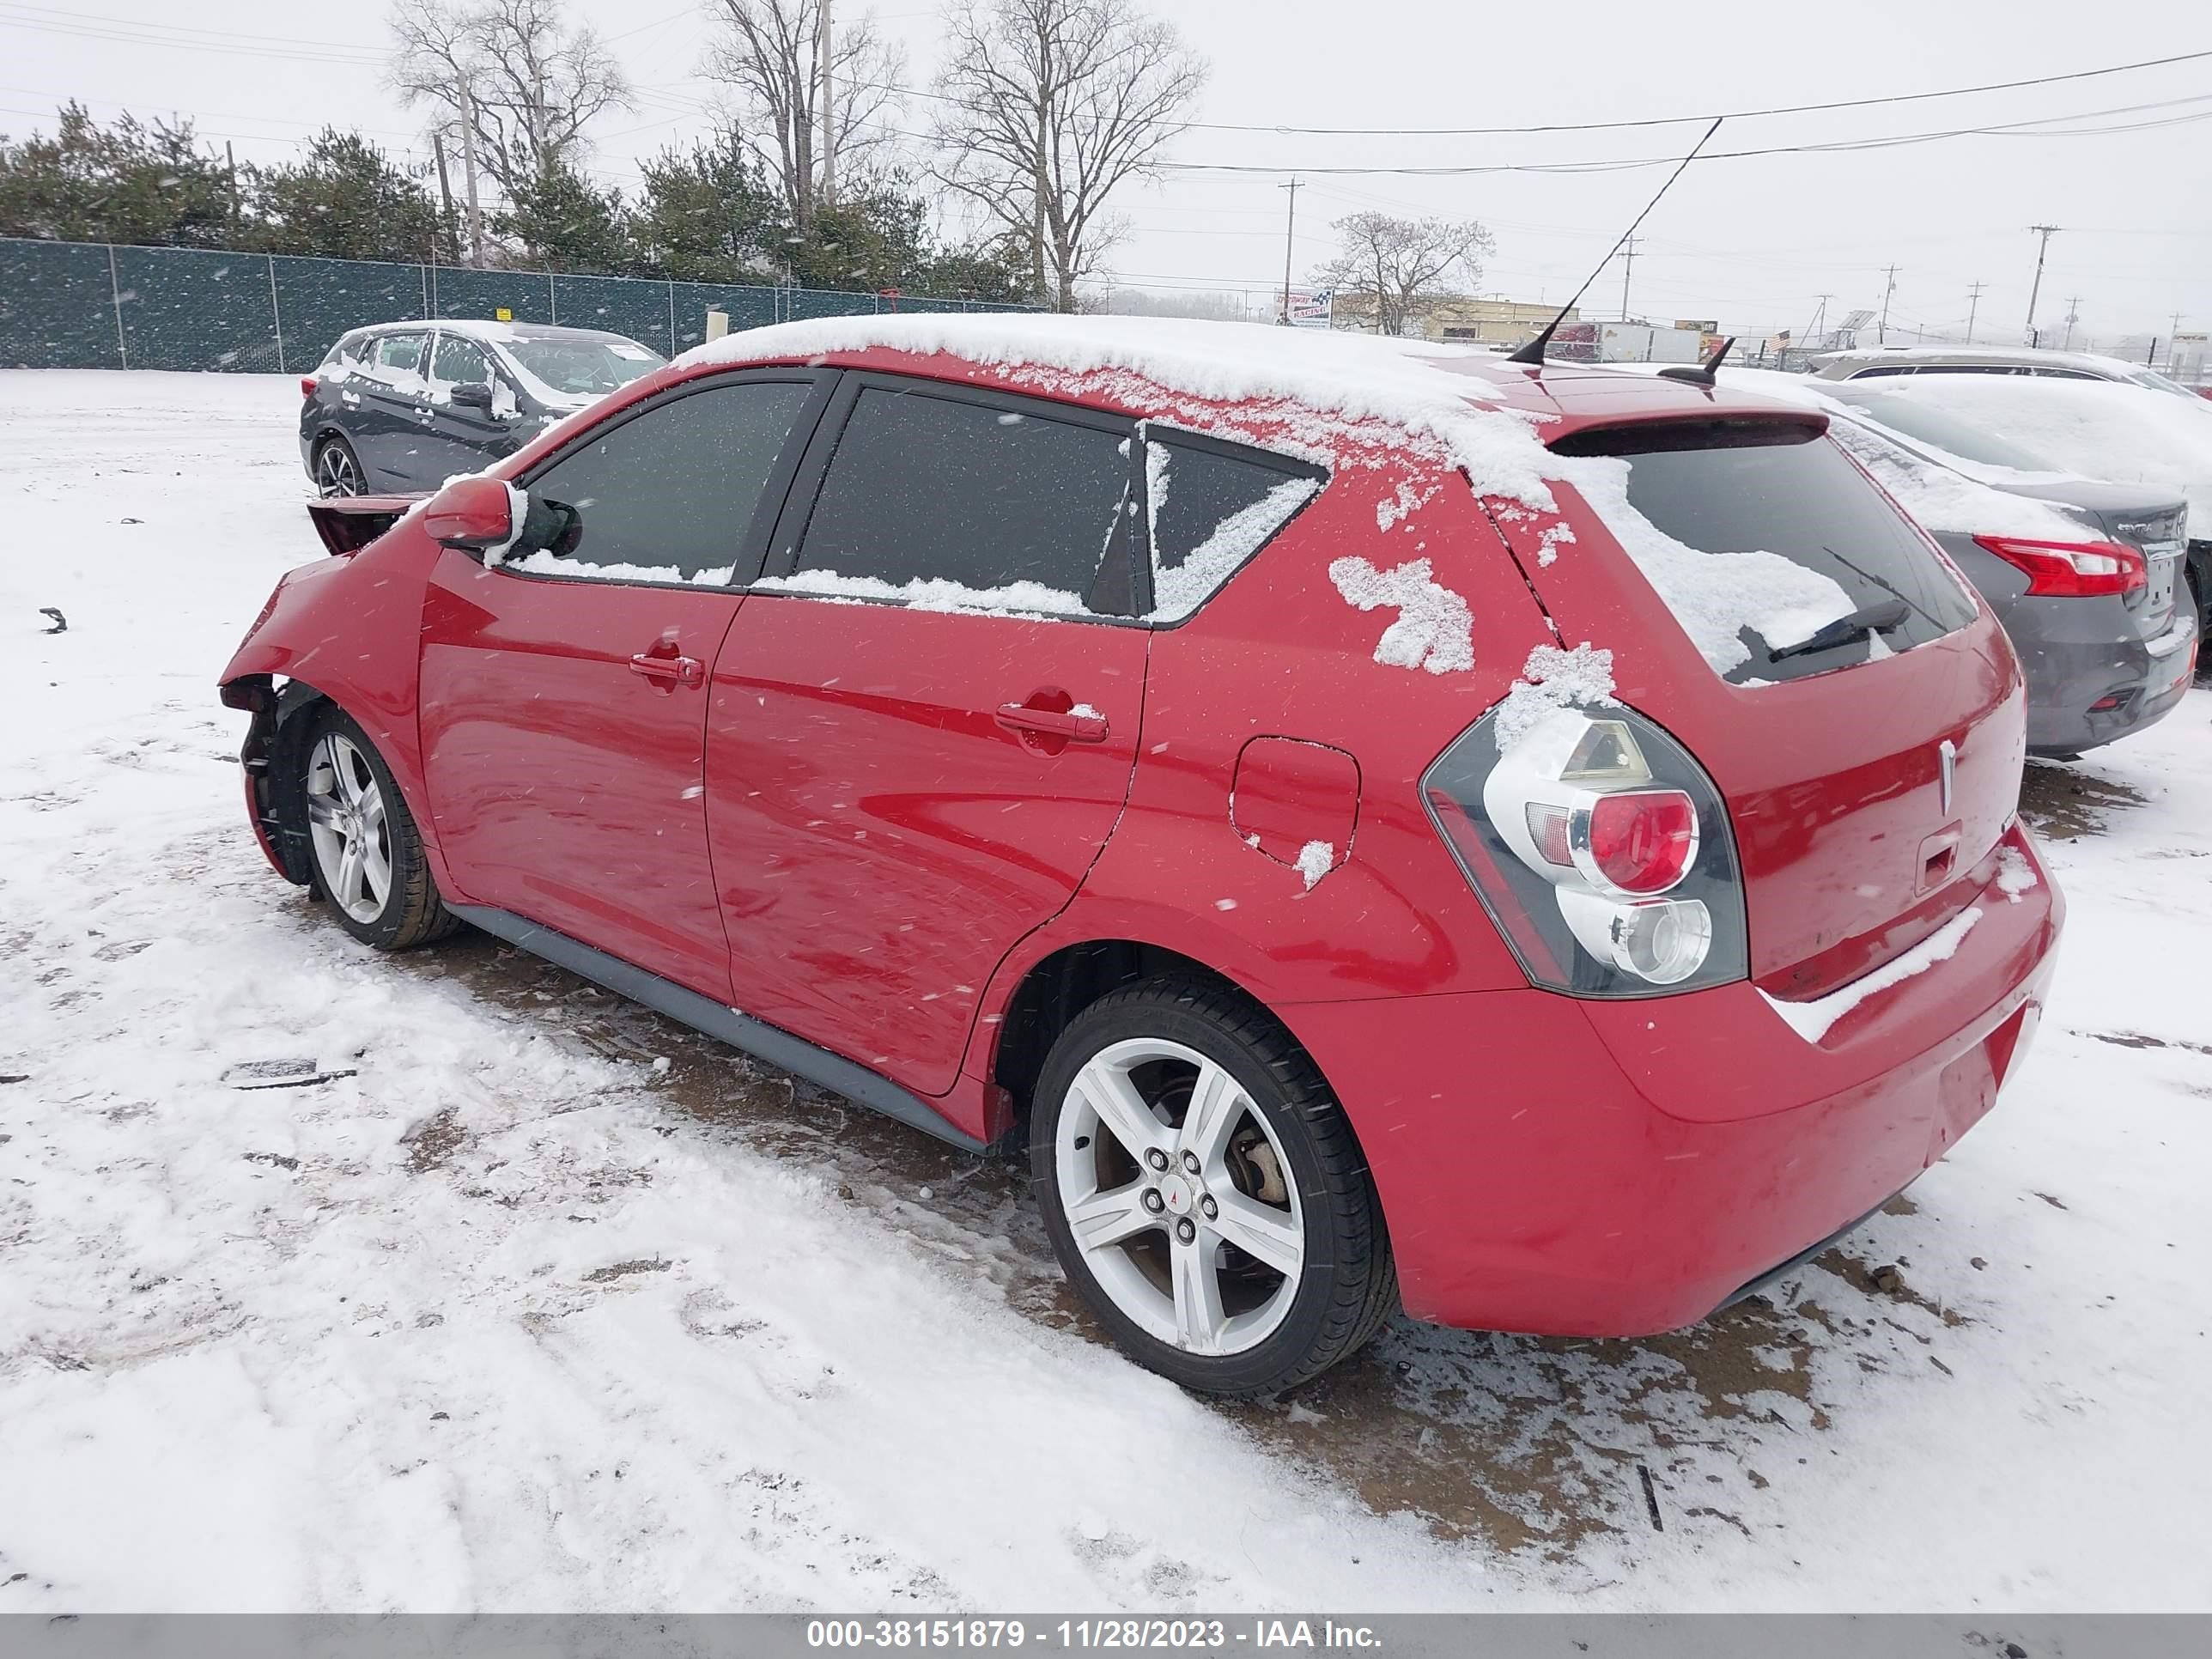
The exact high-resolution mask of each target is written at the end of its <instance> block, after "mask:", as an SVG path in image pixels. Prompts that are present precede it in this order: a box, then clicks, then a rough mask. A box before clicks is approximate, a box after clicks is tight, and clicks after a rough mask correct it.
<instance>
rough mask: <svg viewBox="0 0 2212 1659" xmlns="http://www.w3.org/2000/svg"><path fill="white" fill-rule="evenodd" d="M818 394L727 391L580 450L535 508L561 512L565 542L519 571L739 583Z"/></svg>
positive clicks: (541, 487)
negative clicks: (754, 529)
mask: <svg viewBox="0 0 2212 1659" xmlns="http://www.w3.org/2000/svg"><path fill="white" fill-rule="evenodd" d="M811 389H812V388H811V386H808V385H806V384H805V383H802V382H798V381H792V380H750V381H740V382H738V384H736V385H733V386H715V387H713V388H711V389H709V390H708V391H705V392H694V393H692V394H691V395H690V397H687V398H674V399H672V400H671V401H670V402H667V403H665V404H655V405H654V406H653V407H652V408H650V409H647V410H645V411H644V412H642V413H641V414H639V415H637V416H633V417H632V418H631V419H629V420H627V421H624V422H622V423H621V424H620V425H618V426H616V427H613V428H610V429H609V430H608V431H606V432H605V433H604V434H603V435H600V436H599V437H597V438H594V439H592V441H589V442H587V443H586V444H585V445H583V447H580V448H578V449H572V450H570V451H569V452H568V453H566V454H564V455H563V456H562V458H561V459H559V460H557V461H556V462H554V464H553V465H551V466H550V467H548V468H547V469H546V470H545V471H543V472H541V473H539V474H538V476H537V477H535V478H533V479H532V480H531V483H530V486H529V489H530V497H531V500H532V502H533V503H536V502H540V501H543V502H545V503H548V504H550V505H551V506H553V507H557V508H558V509H560V512H561V514H562V528H561V530H560V533H558V534H557V535H556V536H555V537H554V538H553V540H552V545H551V546H550V547H542V548H538V549H535V550H532V551H530V552H529V553H527V554H526V556H523V557H521V558H520V559H517V560H515V561H513V568H519V569H522V570H526V571H530V572H532V573H533V574H539V575H549V576H574V577H581V578H585V579H586V580H594V581H617V582H693V583H705V584H714V585H719V584H721V583H725V582H727V581H728V580H730V579H731V576H732V574H733V573H734V570H735V568H736V564H737V559H738V549H739V548H740V547H741V546H742V545H743V544H744V538H745V532H746V530H747V528H748V527H749V526H750V525H751V523H752V518H753V513H754V512H755V510H756V509H757V507H759V506H760V504H761V495H762V494H763V491H764V490H765V489H766V488H767V485H768V480H769V474H770V473H771V472H773V471H775V464H776V460H777V459H778V457H779V456H781V453H783V446H784V443H785V441H786V440H787V439H788V438H789V437H790V435H791V428H792V426H793V423H794V422H796V421H797V420H798V418H799V410H801V409H802V408H804V407H805V403H806V398H807V394H808V393H809V392H810V391H811Z"/></svg>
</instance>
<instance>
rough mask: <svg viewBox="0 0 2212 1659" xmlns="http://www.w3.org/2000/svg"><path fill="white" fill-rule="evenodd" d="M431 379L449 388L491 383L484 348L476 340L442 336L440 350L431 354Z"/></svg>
mask: <svg viewBox="0 0 2212 1659" xmlns="http://www.w3.org/2000/svg"><path fill="white" fill-rule="evenodd" d="M430 378H431V379H432V380H439V381H442V382H443V383H444V384H446V385H447V386H466V385H469V384H471V383H472V382H478V381H489V380H490V379H491V368H490V365H489V363H487V362H485V361H484V354H483V347H482V346H480V345H478V344H477V343H476V342H475V341H474V340H465V339H463V338H462V337H460V336H459V335H458V334H441V335H440V336H439V337H438V349H436V350H435V351H434V352H432V353H431V354H430Z"/></svg>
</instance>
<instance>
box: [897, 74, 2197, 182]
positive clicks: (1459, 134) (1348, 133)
mask: <svg viewBox="0 0 2212 1659" xmlns="http://www.w3.org/2000/svg"><path fill="white" fill-rule="evenodd" d="M2200 58H2212V51H2205V52H2179V53H2177V54H2175V55H2174V56H2173V57H2171V58H2143V59H2142V60H2141V61H2139V62H2136V63H2132V64H2107V65H2106V66H2105V67H2104V68H2102V69H2092V70H2071V71H2069V72H2068V73H2066V74H2063V75H2038V76H2030V77H2029V78H2027V79H2026V80H2022V81H1990V82H1984V83H1983V84H1981V85H1979V86H1971V87H1943V88H1937V89H1936V90H1935V91H1932V92H1903V93H1892V94H1886V95H1884V96H1881V97H1878V98H1842V99H1837V100H1834V101H1832V102H1830V103H1825V104H1777V105H1772V106H1768V107H1765V108H1762V109H1738V110H1700V111H1697V112H1692V113H1689V114H1683V115H1656V116H1650V117H1647V118H1643V119H1639V120H1632V121H1560V122H1552V123H1547V124H1543V125H1534V126H1517V127H1307V126H1293V125H1288V124H1285V123H1282V122H1273V121H1268V122H1232V121H1176V122H1172V123H1169V124H1167V125H1173V126H1176V127H1177V128H1188V129H1190V130H1192V131H1199V132H1277V133H1286V134H1297V135H1300V136H1303V137H1322V138H1346V137H1374V138H1482V137H1501V136H1504V135H1507V134H1512V133H1547V132H1609V131H1621V130H1623V129H1626V128H1632V127H1673V126H1684V125H1688V124H1689V123H1691V122H1692V121H1710V120H1712V119H1714V118H1716V117H1717V118H1720V119H1722V120H1728V121H1739V120H1749V119H1752V118H1755V117H1759V116H1766V115H1810V114H1814V113H1818V112H1822V111H1826V110H1839V109H1868V108H1871V107H1874V106H1876V105H1881V104H1914V103H1923V102H1925V101H1927V100H1929V99H1935V98H1964V97H1967V96H1970V95H1972V94H1977V93H1984V92H2013V91H2017V90H2019V89H2020V88H2024V87H2046V86H2056V85H2057V84H2059V83H2060V82H2067V81H2087V80H2093V79H2094V78H2096V77H2098V76H2106V75H2125V74H2129V73H2130V72H2132V71H2134V70H2146V69H2163V68H2165V67H2166V66H2167V65H2169V64H2189V63H2195V62H2197V60H2198V59H2200ZM867 84H868V85H869V86H870V87H871V88H873V89H874V90H877V91H880V92H896V93H898V94H901V95H902V96H904V97H908V98H922V99H927V100H932V101H935V102H957V101H958V100H952V99H947V98H945V95H944V94H940V93H933V92H925V91H922V90H921V88H915V87H902V86H897V85H895V84H892V83H890V82H868V83H867ZM1720 153H1723V154H1725V153H1726V152H1720ZM1665 159H1666V160H1668V161H1672V160H1673V159H1674V158H1673V157H1672V156H1668V157H1666V158H1665ZM1312 170H1314V169H1305V168H1302V169H1300V171H1312Z"/></svg>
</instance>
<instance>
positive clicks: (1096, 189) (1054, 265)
mask: <svg viewBox="0 0 2212 1659" xmlns="http://www.w3.org/2000/svg"><path fill="white" fill-rule="evenodd" d="M945 27H946V32H947V34H948V37H949V38H948V39H947V40H946V42H945V56H946V59H947V66H946V68H945V70H944V72H943V73H942V74H941V75H939V77H938V80H937V92H938V95H939V97H940V98H941V99H942V100H945V101H944V102H943V103H942V104H941V105H940V106H939V110H940V112H939V115H938V117H937V118H936V138H937V142H938V144H939V148H940V155H939V161H938V164H937V166H936V168H935V172H936V174H937V177H938V178H939V179H941V180H942V181H943V182H944V183H945V185H949V186H950V187H951V189H953V190H955V191H958V192H960V193H961V194H962V195H963V196H965V197H968V198H969V200H970V201H972V202H974V203H975V204H979V205H980V206H981V208H982V209H983V210H984V211H985V213H987V215H988V216H990V217H991V218H992V219H994V220H995V221H996V222H998V223H1000V224H1001V225H1003V226H1005V227H1006V229H1007V230H1009V231H1010V232H1012V233H1013V234H1016V235H1018V236H1019V237H1021V238H1022V239H1023V240H1024V241H1025V242H1026V243H1027V244H1028V247H1029V252H1030V268H1031V274H1032V276H1033V279H1034V280H1035V282H1036V287H1037V289H1038V291H1039V292H1041V293H1047V294H1049V295H1052V296H1053V300H1054V304H1055V306H1056V307H1057V308H1058V309H1060V310H1061V311H1073V310H1074V309H1075V285H1076V283H1078V282H1079V281H1080V280H1082V278H1084V277H1085V276H1088V275H1089V274H1090V273H1091V271H1092V270H1094V269H1095V268H1096V267H1097V264H1098V261H1099V258H1101V256H1102V255H1103V253H1104V252H1106V250H1107V249H1108V248H1109V247H1110V246H1112V244H1113V242H1114V240H1115V237H1116V235H1117V234H1118V227H1117V226H1116V225H1115V222H1113V221H1112V220H1111V219H1109V218H1108V217H1106V216H1105V214H1104V209H1105V205H1106V202H1107V199H1108V197H1110V196H1111V195H1112V194H1113V193H1114V191H1115V190H1116V189H1117V188H1118V187H1119V186H1121V185H1123V184H1125V183H1127V181H1128V180H1129V179H1138V178H1146V177H1152V176H1156V175H1157V173H1158V167H1159V161H1160V152H1161V151H1162V150H1163V149H1164V148H1165V147H1166V145H1167V143H1168V142H1169V141H1170V139H1172V138H1173V137H1175V136H1176V133H1178V132H1179V131H1182V120H1183V118H1184V113H1185V112H1186V111H1187V110H1188V108H1189V106H1190V105H1191V103H1192V101H1193V100H1194V99H1195V98H1196V97H1197V96H1198V94H1199V92H1200V89H1201V88H1203V87H1204V86H1205V84H1206V64H1205V62H1204V61H1203V60H1202V59H1200V58H1198V57H1196V56H1195V55H1194V54H1193V53H1192V52H1188V51H1187V50H1186V49H1185V48H1184V46H1183V44H1182V37H1181V36H1180V35H1178V34H1177V33H1176V30H1175V26H1174V25H1173V24H1171V23H1167V22H1163V21H1159V20H1158V19H1156V18H1152V17H1148V16H1146V15H1144V14H1143V13H1142V12H1139V10H1137V9H1136V8H1135V7H1134V6H1133V4H1131V3H1130V0H963V3H962V5H961V7H960V9H957V10H956V11H954V12H952V13H951V15H949V16H948V17H947V19H946V25H945Z"/></svg>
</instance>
